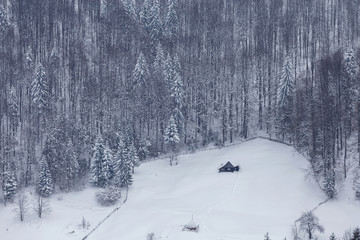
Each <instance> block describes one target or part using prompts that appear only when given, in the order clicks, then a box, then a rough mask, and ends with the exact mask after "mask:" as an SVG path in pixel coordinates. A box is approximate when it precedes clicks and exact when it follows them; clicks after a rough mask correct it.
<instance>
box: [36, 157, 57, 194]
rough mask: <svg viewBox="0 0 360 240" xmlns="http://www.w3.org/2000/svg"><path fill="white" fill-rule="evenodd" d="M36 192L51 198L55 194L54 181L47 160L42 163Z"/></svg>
mask: <svg viewBox="0 0 360 240" xmlns="http://www.w3.org/2000/svg"><path fill="white" fill-rule="evenodd" d="M36 191H37V192H38V194H39V195H40V196H42V197H49V196H50V195H51V193H52V192H53V181H52V177H51V173H50V169H49V166H48V163H47V162H46V160H45V159H42V160H41V161H40V168H39V176H38V182H37V189H36Z"/></svg>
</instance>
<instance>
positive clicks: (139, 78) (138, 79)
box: [133, 52, 149, 87]
mask: <svg viewBox="0 0 360 240" xmlns="http://www.w3.org/2000/svg"><path fill="white" fill-rule="evenodd" d="M148 77H149V68H148V65H147V63H146V59H145V57H144V54H143V53H142V52H140V54H139V57H138V59H137V62H136V65H135V69H134V71H133V83H134V85H135V86H136V87H146V86H147V84H148Z"/></svg>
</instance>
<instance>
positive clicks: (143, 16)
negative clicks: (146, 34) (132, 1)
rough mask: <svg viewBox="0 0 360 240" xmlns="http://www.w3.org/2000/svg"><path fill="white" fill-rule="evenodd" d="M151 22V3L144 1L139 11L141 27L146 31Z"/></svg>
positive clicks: (148, 0) (147, 0)
mask: <svg viewBox="0 0 360 240" xmlns="http://www.w3.org/2000/svg"><path fill="white" fill-rule="evenodd" d="M150 21H151V1H150V0H144V2H143V5H142V8H141V11H140V22H141V24H142V25H143V27H144V28H145V29H146V30H148V27H149V25H150Z"/></svg>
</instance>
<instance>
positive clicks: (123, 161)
mask: <svg viewBox="0 0 360 240" xmlns="http://www.w3.org/2000/svg"><path fill="white" fill-rule="evenodd" d="M128 155H129V154H128V148H122V149H119V150H118V151H117V152H116V153H115V154H114V184H115V186H117V187H121V188H127V187H128V186H130V185H131V184H132V181H133V180H132V174H131V163H130V161H129V157H128Z"/></svg>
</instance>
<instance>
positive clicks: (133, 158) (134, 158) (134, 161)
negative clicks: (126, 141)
mask: <svg viewBox="0 0 360 240" xmlns="http://www.w3.org/2000/svg"><path fill="white" fill-rule="evenodd" d="M127 161H128V164H129V165H130V167H131V169H132V172H133V173H134V167H136V166H139V157H138V152H137V150H136V148H135V146H134V143H131V144H130V145H129V146H128V151H127Z"/></svg>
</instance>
